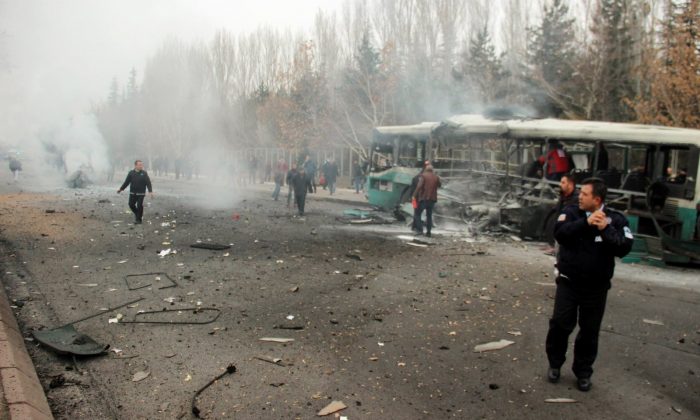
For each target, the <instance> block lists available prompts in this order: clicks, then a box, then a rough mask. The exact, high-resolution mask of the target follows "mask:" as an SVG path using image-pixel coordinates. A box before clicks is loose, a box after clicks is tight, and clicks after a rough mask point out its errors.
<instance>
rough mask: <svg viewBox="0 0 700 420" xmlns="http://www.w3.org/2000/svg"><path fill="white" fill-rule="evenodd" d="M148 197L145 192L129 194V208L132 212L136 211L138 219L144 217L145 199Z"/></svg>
mask: <svg viewBox="0 0 700 420" xmlns="http://www.w3.org/2000/svg"><path fill="white" fill-rule="evenodd" d="M144 198H146V195H145V194H143V195H141V194H139V195H137V194H129V208H130V209H131V211H132V212H134V216H135V217H136V220H137V221H139V222H140V221H141V219H142V218H143V199H144Z"/></svg>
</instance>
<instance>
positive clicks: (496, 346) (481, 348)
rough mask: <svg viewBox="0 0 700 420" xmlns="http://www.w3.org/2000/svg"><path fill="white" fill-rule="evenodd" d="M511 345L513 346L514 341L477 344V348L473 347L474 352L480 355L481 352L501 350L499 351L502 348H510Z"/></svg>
mask: <svg viewBox="0 0 700 420" xmlns="http://www.w3.org/2000/svg"><path fill="white" fill-rule="evenodd" d="M511 344H515V341H509V340H500V341H492V342H490V343H485V344H479V345H478V346H475V347H474V352H475V353H481V352H485V351H493V350H501V349H504V348H506V347H508V346H510V345H511Z"/></svg>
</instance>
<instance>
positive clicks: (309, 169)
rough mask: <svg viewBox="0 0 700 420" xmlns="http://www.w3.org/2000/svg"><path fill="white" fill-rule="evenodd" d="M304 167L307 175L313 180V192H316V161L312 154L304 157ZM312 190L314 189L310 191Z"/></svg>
mask: <svg viewBox="0 0 700 420" xmlns="http://www.w3.org/2000/svg"><path fill="white" fill-rule="evenodd" d="M302 166H303V167H304V171H305V172H306V176H308V177H309V179H310V180H311V185H313V192H314V193H315V192H316V171H317V167H316V162H314V161H313V160H311V156H309V155H306V158H305V159H304V164H303V165H302ZM309 192H312V191H309Z"/></svg>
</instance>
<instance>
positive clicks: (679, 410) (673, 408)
mask: <svg viewBox="0 0 700 420" xmlns="http://www.w3.org/2000/svg"><path fill="white" fill-rule="evenodd" d="M671 409H672V410H673V411H675V412H676V413H678V414H681V413H682V412H683V410H681V409H680V408H676V407H674V406H671Z"/></svg>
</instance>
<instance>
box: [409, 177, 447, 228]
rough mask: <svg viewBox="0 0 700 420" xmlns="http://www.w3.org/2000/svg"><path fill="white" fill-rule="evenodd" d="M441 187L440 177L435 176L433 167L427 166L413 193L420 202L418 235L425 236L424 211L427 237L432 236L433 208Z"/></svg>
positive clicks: (417, 220)
mask: <svg viewBox="0 0 700 420" xmlns="http://www.w3.org/2000/svg"><path fill="white" fill-rule="evenodd" d="M441 185H442V184H441V183H440V177H439V176H437V175H435V173H434V172H433V167H432V165H426V166H425V169H424V170H423V174H422V175H420V178H419V179H418V186H417V187H416V190H415V191H414V192H413V198H415V199H416V200H417V201H418V217H417V218H416V221H415V223H416V230H417V231H418V233H417V234H418V235H422V234H423V220H421V215H422V214H423V210H425V218H426V233H425V236H427V237H430V236H431V233H430V231H431V230H432V228H433V208H434V207H435V203H436V202H437V190H438V188H440V186H441Z"/></svg>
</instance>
